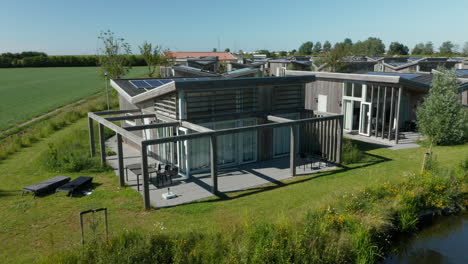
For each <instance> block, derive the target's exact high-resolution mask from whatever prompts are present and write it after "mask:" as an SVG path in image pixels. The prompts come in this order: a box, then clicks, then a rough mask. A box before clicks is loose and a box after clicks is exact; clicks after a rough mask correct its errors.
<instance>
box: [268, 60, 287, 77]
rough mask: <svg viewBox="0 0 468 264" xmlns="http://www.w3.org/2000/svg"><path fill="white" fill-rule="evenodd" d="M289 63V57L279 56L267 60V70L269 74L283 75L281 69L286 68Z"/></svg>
mask: <svg viewBox="0 0 468 264" xmlns="http://www.w3.org/2000/svg"><path fill="white" fill-rule="evenodd" d="M290 64H291V59H288V58H280V59H271V60H268V71H269V73H270V75H271V76H283V75H284V74H282V73H281V71H282V70H283V69H287V68H288V66H289V65H290Z"/></svg>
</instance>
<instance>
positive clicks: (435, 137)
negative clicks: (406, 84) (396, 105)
mask: <svg viewBox="0 0 468 264" xmlns="http://www.w3.org/2000/svg"><path fill="white" fill-rule="evenodd" d="M437 70H438V72H439V73H435V74H434V79H433V81H432V87H431V89H430V90H429V97H427V98H426V100H425V101H424V102H423V103H422V104H421V105H420V106H419V107H418V109H417V119H418V120H417V125H418V128H419V131H420V132H421V133H422V134H423V135H424V136H426V137H428V139H429V140H430V142H431V143H432V144H441V145H447V144H456V143H463V142H466V140H467V136H468V135H467V133H468V110H467V109H465V108H463V106H462V105H461V104H460V97H459V95H458V87H459V86H458V81H457V76H456V74H455V73H454V72H452V71H448V70H445V69H441V68H438V69H437Z"/></svg>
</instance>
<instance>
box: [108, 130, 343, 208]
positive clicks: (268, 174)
mask: <svg viewBox="0 0 468 264" xmlns="http://www.w3.org/2000/svg"><path fill="white" fill-rule="evenodd" d="M106 145H107V147H109V148H110V149H112V150H113V151H115V152H117V141H116V137H113V138H111V139H109V140H108V141H107V142H106ZM123 152H124V166H127V165H130V164H141V158H140V154H139V152H138V151H137V150H136V149H134V148H132V147H131V146H129V145H127V144H123ZM107 162H108V163H109V165H110V166H112V167H113V168H114V170H115V173H116V175H118V170H117V168H118V160H117V156H110V157H107ZM156 162H157V161H156V160H155V159H153V158H151V157H149V161H148V164H155V163H156ZM335 168H336V167H334V166H332V165H330V166H326V165H325V164H324V163H323V162H322V163H319V162H314V163H312V164H309V166H298V167H297V168H296V169H297V171H296V173H297V174H298V175H308V174H312V173H317V172H321V171H325V170H331V169H335ZM142 178H143V177H142V176H140V184H142ZM288 178H291V176H290V171H289V157H286V158H278V159H273V160H268V161H262V162H255V163H250V164H245V165H240V166H237V167H234V168H226V169H222V168H221V169H218V189H219V191H220V192H224V193H225V192H234V191H242V190H247V189H250V188H254V187H257V186H260V185H265V184H271V183H273V184H280V181H282V180H285V179H288ZM126 182H127V184H128V185H129V186H131V187H132V188H133V189H135V190H137V180H136V175H135V174H133V173H132V172H131V171H128V180H127V181H126ZM168 187H170V191H171V192H173V193H175V194H176V195H177V197H176V198H173V199H169V200H165V199H163V198H162V194H163V193H166V192H167V187H165V188H160V189H158V188H156V186H154V185H153V184H150V200H151V205H152V206H153V207H155V208H162V207H170V206H176V205H180V204H184V203H190V202H193V201H197V200H201V199H205V198H208V197H211V196H213V194H212V193H211V192H210V190H211V177H210V173H209V172H207V173H200V174H195V175H193V176H192V177H191V178H188V179H187V178H184V177H181V176H179V177H177V178H174V181H173V184H172V185H171V186H168ZM142 192H143V186H140V193H141V194H142Z"/></svg>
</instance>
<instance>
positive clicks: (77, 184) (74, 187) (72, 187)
mask: <svg viewBox="0 0 468 264" xmlns="http://www.w3.org/2000/svg"><path fill="white" fill-rule="evenodd" d="M92 182H93V177H88V176H80V177H78V178H76V179H74V180H73V181H71V182H69V183H67V184H65V185H62V186H60V187H58V188H57V189H56V190H55V192H67V193H68V194H67V195H70V197H73V193H74V192H76V191H79V190H82V189H83V188H85V187H87V186H88V185H90V184H91V183H92Z"/></svg>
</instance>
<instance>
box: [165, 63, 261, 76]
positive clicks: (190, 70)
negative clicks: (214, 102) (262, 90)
mask: <svg viewBox="0 0 468 264" xmlns="http://www.w3.org/2000/svg"><path fill="white" fill-rule="evenodd" d="M171 70H172V71H171V74H170V75H165V78H170V77H195V78H201V77H206V78H240V77H258V76H259V75H261V72H260V70H259V69H258V68H243V69H239V70H234V71H227V72H224V73H217V72H212V71H208V70H202V69H199V68H194V67H190V66H185V65H175V66H172V69H171Z"/></svg>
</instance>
